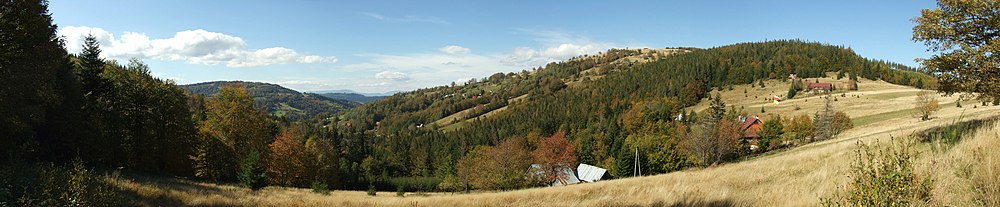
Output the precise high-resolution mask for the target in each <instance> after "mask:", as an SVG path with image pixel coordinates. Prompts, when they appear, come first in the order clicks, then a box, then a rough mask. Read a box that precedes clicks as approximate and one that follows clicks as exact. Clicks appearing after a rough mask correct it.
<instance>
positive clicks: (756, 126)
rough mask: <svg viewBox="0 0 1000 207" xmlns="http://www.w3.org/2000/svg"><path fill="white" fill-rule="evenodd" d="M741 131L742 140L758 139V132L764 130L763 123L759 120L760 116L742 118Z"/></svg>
mask: <svg viewBox="0 0 1000 207" xmlns="http://www.w3.org/2000/svg"><path fill="white" fill-rule="evenodd" d="M742 121H743V125H742V126H743V127H742V128H740V129H742V130H743V138H744V139H756V138H759V137H760V135H758V133H760V130H762V129H764V122H763V121H761V120H760V115H754V116H753V117H746V118H743V120H742Z"/></svg>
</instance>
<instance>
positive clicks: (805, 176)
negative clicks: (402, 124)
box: [112, 79, 1000, 206]
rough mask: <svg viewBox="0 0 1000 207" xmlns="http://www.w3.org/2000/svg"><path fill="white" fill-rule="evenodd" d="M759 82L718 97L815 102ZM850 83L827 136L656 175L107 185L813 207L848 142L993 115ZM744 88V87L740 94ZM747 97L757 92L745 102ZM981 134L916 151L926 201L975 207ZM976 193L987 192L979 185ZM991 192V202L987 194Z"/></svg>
mask: <svg viewBox="0 0 1000 207" xmlns="http://www.w3.org/2000/svg"><path fill="white" fill-rule="evenodd" d="M810 80H812V79H810ZM766 85H767V87H765V88H759V87H754V88H751V87H749V86H737V87H734V89H733V90H732V91H726V92H725V93H723V95H722V97H723V98H724V100H726V102H727V103H728V104H732V105H734V106H735V107H736V108H740V107H743V108H744V110H745V111H747V112H751V113H754V112H759V111H760V108H761V107H764V108H765V110H766V113H765V114H764V117H765V119H766V118H767V117H768V116H774V115H778V114H780V115H783V116H788V115H797V114H800V113H804V114H809V115H811V114H812V113H814V112H815V111H816V110H818V109H819V108H820V105H822V101H821V99H820V97H819V96H802V98H796V99H791V100H786V101H784V102H782V103H780V104H778V105H774V104H773V103H771V102H770V101H767V100H764V99H763V98H762V97H770V96H773V95H781V96H784V93H785V92H786V91H787V87H788V86H787V83H782V82H780V81H771V82H767V83H766ZM859 85H860V88H861V90H859V91H845V92H842V93H843V96H841V95H840V94H841V93H840V92H838V93H835V94H836V95H837V99H838V100H837V101H836V102H834V103H833V105H834V107H835V108H836V109H837V110H843V111H845V112H846V113H847V114H848V115H849V116H851V117H854V118H855V120H854V122H855V124H856V126H855V128H853V129H851V130H847V131H845V132H843V133H842V134H840V135H838V136H837V137H835V138H834V139H830V140H825V141H820V142H815V143H810V144H806V145H803V146H800V147H796V148H792V149H788V150H784V151H780V152H776V153H771V154H766V155H762V156H758V157H755V158H751V159H749V160H746V161H742V162H738V163H729V164H723V165H718V166H712V167H709V168H697V169H689V170H685V171H679V172H673V173H668V174H661V175H652V176H643V177H636V178H627V179H617V180H608V181H601V182H596V183H587V184H580V185H572V186H561V187H549V188H533V189H524V190H516V191H507V192H475V193H471V194H454V195H452V194H444V193H432V194H423V195H412V194H411V195H408V196H406V197H396V196H395V193H394V192H379V193H378V196H374V197H372V196H367V195H365V192H362V191H334V192H332V193H330V194H329V195H320V194H315V193H311V192H310V191H309V190H308V189H295V188H276V187H268V188H265V189H264V190H262V191H258V192H250V191H248V190H244V189H242V188H238V187H234V186H230V185H216V184H205V183H198V182H192V181H186V180H181V179H123V178H118V179H112V181H114V182H115V183H117V184H119V185H121V186H123V187H125V188H126V189H130V191H134V192H135V193H134V194H135V195H134V196H138V197H140V198H146V199H150V202H149V203H141V204H138V205H148V206H155V205H158V204H157V203H164V204H166V205H175V204H176V205H195V206H216V205H237V206H257V205H263V206H674V205H681V206H686V205H696V206H699V205H700V206H816V205H819V202H820V198H822V197H825V196H828V195H831V194H833V193H834V192H836V191H837V190H838V188H842V187H844V185H846V184H847V181H848V177H847V175H848V168H849V166H850V162H851V160H852V159H851V156H853V151H854V150H855V149H856V148H857V145H856V143H857V142H863V143H873V142H885V141H887V140H890V137H897V138H898V137H907V135H908V134H910V133H912V132H915V131H919V130H923V129H928V128H932V127H936V126H942V125H946V124H949V123H952V122H954V121H956V120H958V119H959V118H960V117H961V119H963V120H970V119H982V118H987V117H992V116H996V115H998V114H1000V106H988V107H976V108H973V107H972V106H971V104H970V105H969V106H967V107H964V108H957V107H955V105H954V104H953V103H954V101H955V100H956V99H957V98H956V97H938V99H939V100H940V101H941V102H942V105H941V106H942V109H941V110H940V111H938V112H937V113H935V114H934V115H933V116H932V117H933V119H932V120H930V121H919V120H918V119H917V118H914V117H913V116H912V115H911V113H910V110H912V109H911V108H913V100H914V98H915V94H916V92H918V91H920V90H919V89H915V88H910V87H905V86H898V85H892V84H888V83H885V82H882V81H862V82H861V83H860V84H859ZM744 89H746V90H747V93H743V91H744ZM755 96H756V97H758V98H753V97H755ZM703 102H704V101H703ZM948 103H951V104H948ZM706 107H707V105H706V104H705V103H702V104H699V105H696V106H693V109H704V108H706ZM796 108H797V109H796ZM990 130H992V131H984V132H982V133H978V134H976V135H975V136H973V137H974V138H971V139H969V140H967V141H963V142H962V143H960V144H959V145H957V146H955V147H954V148H953V150H951V151H945V152H930V151H931V150H930V148H929V147H922V148H920V149H921V152H922V153H921V156H919V157H918V159H919V160H918V163H920V164H919V166H918V170H921V172H923V173H925V174H931V175H934V176H936V177H940V178H936V179H938V180H939V181H938V182H935V189H934V192H935V195H934V196H935V197H934V200H933V202H935V205H958V206H966V205H978V204H981V203H978V201H977V200H976V196H975V195H978V194H976V193H975V191H973V190H972V189H975V188H974V186H977V185H979V184H976V182H972V181H970V180H974V179H980V180H988V179H990V178H1000V177H996V176H997V172H996V171H994V170H1000V167H995V168H983V169H980V168H977V167H979V166H976V165H972V166H971V167H969V166H970V165H969V164H968V163H969V162H971V161H970V160H991V162H992V163H1000V153H997V152H993V151H990V150H983V149H984V147H985V146H994V147H995V146H998V145H1000V141H997V133H998V132H1000V129H998V128H997V127H994V128H992V129H990ZM977 149H978V151H977ZM984 151H985V152H988V153H984ZM977 156H978V157H977ZM972 158H975V159H972ZM962 163H965V164H964V166H965V167H963V164H962ZM992 166H1000V164H993V165H992ZM967 171H968V172H992V174H990V175H985V176H986V177H985V178H983V177H981V176H977V177H975V178H972V177H971V176H967V177H969V178H964V177H962V176H956V175H960V174H961V172H967ZM931 172H933V173H931ZM966 174H974V173H966ZM981 174H988V173H981ZM989 176H993V177H989ZM994 180H998V179H994ZM987 185H988V184H987ZM993 187H997V186H993ZM983 189H995V188H989V186H986V187H985V188H983ZM986 192H990V191H986ZM987 197H988V196H987ZM993 198H994V199H996V195H995V194H994V195H993Z"/></svg>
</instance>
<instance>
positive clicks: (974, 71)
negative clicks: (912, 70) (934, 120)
mask: <svg viewBox="0 0 1000 207" xmlns="http://www.w3.org/2000/svg"><path fill="white" fill-rule="evenodd" d="M998 11H1000V1H994V0H939V1H938V8H933V9H924V10H921V11H920V16H919V17H917V18H916V19H914V20H913V21H914V22H916V23H917V26H914V27H913V40H914V41H920V42H923V43H924V45H927V46H928V47H929V48H928V50H929V51H932V52H939V54H935V55H934V56H932V57H931V58H930V59H926V60H923V61H922V63H923V65H924V66H926V67H927V68H928V69H929V70H930V72H931V73H932V74H937V75H938V82H939V84H940V87H939V88H938V90H940V91H942V92H945V93H948V94H951V93H956V92H971V93H979V94H983V95H987V96H994V97H995V96H1000V59H998V57H1000V56H998V54H1000V42H998V41H997V38H1000V24H997V21H1000V12H998Z"/></svg>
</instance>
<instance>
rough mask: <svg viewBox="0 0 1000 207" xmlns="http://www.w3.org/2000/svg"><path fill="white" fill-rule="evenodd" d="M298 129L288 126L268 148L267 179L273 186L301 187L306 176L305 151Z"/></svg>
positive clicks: (300, 131)
mask: <svg viewBox="0 0 1000 207" xmlns="http://www.w3.org/2000/svg"><path fill="white" fill-rule="evenodd" d="M303 133H304V132H303V129H302V128H300V127H295V126H289V127H285V128H284V129H282V130H281V134H278V137H277V138H276V139H275V140H274V143H271V145H270V146H269V148H270V153H269V156H268V157H267V161H268V164H267V175H268V176H267V178H268V182H269V183H271V184H273V185H281V186H302V185H304V184H305V183H306V182H305V181H306V179H307V176H306V171H307V169H306V163H305V161H306V151H305V147H304V146H303V142H304V140H303V139H304V137H303V136H304V135H303Z"/></svg>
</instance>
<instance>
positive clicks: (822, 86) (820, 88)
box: [806, 83, 836, 93]
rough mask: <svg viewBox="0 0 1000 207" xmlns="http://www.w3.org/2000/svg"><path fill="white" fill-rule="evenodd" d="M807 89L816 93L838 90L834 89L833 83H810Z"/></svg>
mask: <svg viewBox="0 0 1000 207" xmlns="http://www.w3.org/2000/svg"><path fill="white" fill-rule="evenodd" d="M806 89H809V90H810V91H812V92H815V93H826V92H831V91H833V90H834V89H836V88H834V87H833V83H809V86H807V87H806Z"/></svg>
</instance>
